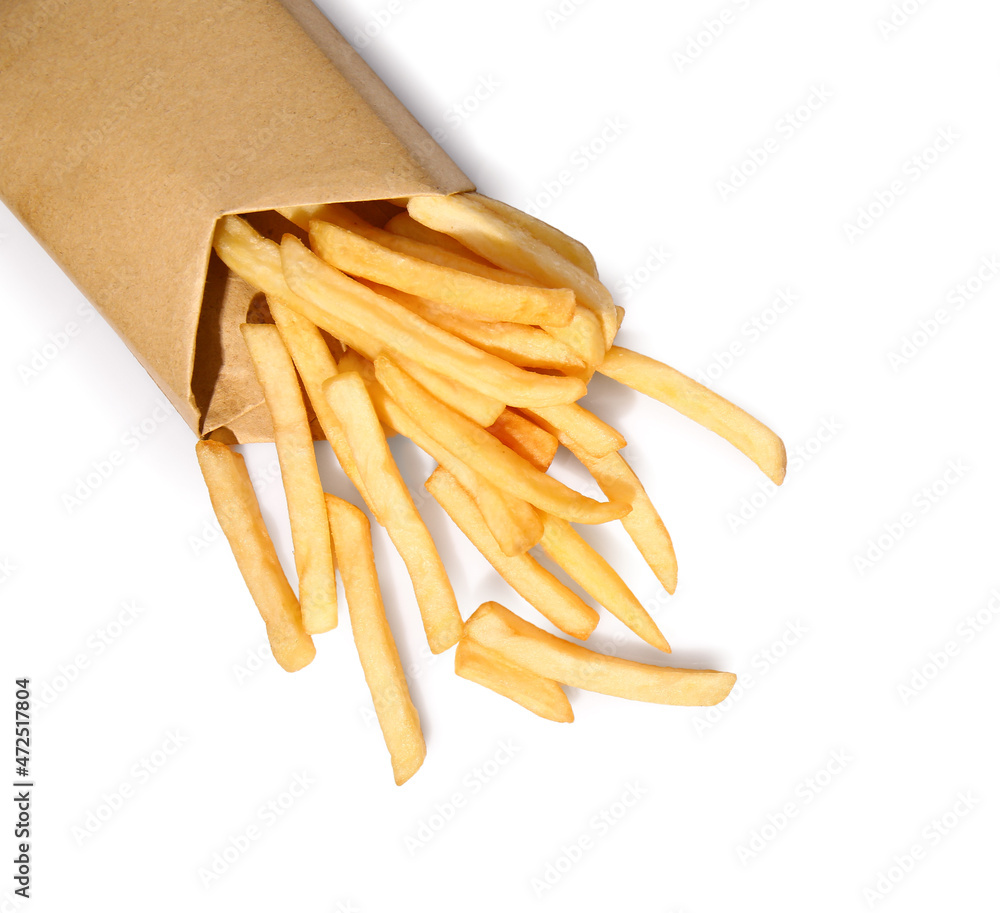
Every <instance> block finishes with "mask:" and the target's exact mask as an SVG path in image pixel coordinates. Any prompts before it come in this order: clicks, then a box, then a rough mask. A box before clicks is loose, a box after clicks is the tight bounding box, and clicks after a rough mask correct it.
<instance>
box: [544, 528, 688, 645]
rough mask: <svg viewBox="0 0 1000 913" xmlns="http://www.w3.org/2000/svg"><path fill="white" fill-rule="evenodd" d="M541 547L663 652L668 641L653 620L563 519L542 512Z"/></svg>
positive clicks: (615, 574)
mask: <svg viewBox="0 0 1000 913" xmlns="http://www.w3.org/2000/svg"><path fill="white" fill-rule="evenodd" d="M542 520H543V522H544V523H545V535H543V536H542V541H541V546H542V548H543V549H544V551H545V554H547V555H548V556H549V557H550V558H551V559H552V560H553V561H555V562H556V564H558V565H559V566H560V567H561V568H562V569H563V570H564V571H565V572H566V573H567V574H569V575H570V577H572V578H573V579H574V580H575V581H576V582H577V583H578V584H579V585H580V586H581V587H582V588H583V590H584V591H585V592H587V593H589V594H590V595H591V596H592V597H593V598H594V599H595V600H596V601H597V602H599V603H600V604H601V605H602V606H604V608H606V609H607V610H608V611H609V612H610V613H611V614H612V615H614V616H615V617H616V618H618V619H620V620H621V621H622V622H624V623H625V624H626V625H627V626H628V627H629V628H631V629H632V631H634V632H635V633H636V634H638V635H639V636H640V637H641V638H642V639H643V640H644V641H646V643H648V644H651V645H652V646H654V647H656V648H657V649H658V650H663V652H664V653H669V652H670V644H668V643H667V639H666V638H665V637H664V636H663V634H661V633H660V629H659V628H658V627H657V626H656V622H655V621H653V619H652V618H651V617H650V614H649V612H647V611H646V609H645V608H644V607H643V605H642V603H641V602H639V600H638V599H636V597H635V594H634V593H633V592H632V591H631V590H630V589H629V588H628V584H626V583H625V581H624V580H622V578H621V577H620V576H618V573H617V572H616V571H615V569H614V568H613V567H612V566H611V565H610V564H608V562H607V561H605V560H604V558H603V557H601V555H600V553H599V552H597V551H596V550H595V549H594V548H592V547H591V546H590V544H589V543H588V542H587V541H586V540H585V539H584V538H583V537H582V536H581V535H580V534H579V533H578V532H577V531H576V530H575V529H573V527H572V526H570V524H569V523H567V522H566V521H565V520H560V519H559V518H558V517H553V516H552V515H551V514H545V515H544V516H543V517H542Z"/></svg>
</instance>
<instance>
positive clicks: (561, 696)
mask: <svg viewBox="0 0 1000 913" xmlns="http://www.w3.org/2000/svg"><path fill="white" fill-rule="evenodd" d="M455 673H456V675H459V676H460V677H462V678H465V679H468V680H469V681H470V682H476V684H478V685H482V686H483V687H484V688H489V689H490V690H491V691H495V692H496V693H497V694H500V695H503V696H504V697H506V698H510V700H512V701H515V702H516V703H518V704H520V705H521V706H522V707H524V708H525V709H526V710H530V711H531V712H532V713H535V714H537V715H538V716H540V717H543V718H544V719H546V720H552V721H553V722H555V723H572V722H573V708H572V707H571V706H570V703H569V698H567V697H566V692H565V691H563V690H562V688H560V687H559V683H558V682H554V681H553V680H552V679H550V678H543V677H542V676H540V675H535V674H533V673H531V672H528V671H527V670H525V669H519V668H518V667H517V666H513V665H511V664H510V663H508V662H506V661H505V660H503V659H501V657H500V656H499V655H498V654H496V653H493V652H492V651H490V650H487V649H486V648H485V647H481V646H479V644H478V643H476V641H474V640H473V639H472V638H471V637H465V638H463V639H462V640H460V641H459V642H458V647H457V648H456V649H455Z"/></svg>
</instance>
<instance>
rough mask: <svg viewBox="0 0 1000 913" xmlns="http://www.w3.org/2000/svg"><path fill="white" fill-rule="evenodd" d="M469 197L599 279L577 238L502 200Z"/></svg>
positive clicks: (478, 194)
mask: <svg viewBox="0 0 1000 913" xmlns="http://www.w3.org/2000/svg"><path fill="white" fill-rule="evenodd" d="M468 196H470V197H472V199H474V200H478V201H479V202H480V203H482V204H483V205H484V206H486V207H488V208H490V209H492V210H493V211H494V212H495V213H496V214H497V215H498V216H500V217H501V218H502V219H506V220H507V221H508V222H510V223H511V224H513V225H517V226H518V227H520V228H523V229H524V230H525V231H526V232H528V234H530V235H534V237H536V238H538V240H539V241H541V242H542V243H543V244H548V246H549V247H551V248H552V249H553V250H555V251H558V252H559V253H560V254H562V255H563V256H564V257H565V258H566V259H567V260H569V261H570V263H575V264H576V265H577V266H579V267H580V269H582V270H583V271H584V272H585V273H589V274H590V275H591V276H593V277H594V278H595V279H596V278H597V264H596V263H595V262H594V255H593V254H592V253H591V252H590V251H589V250H587V248H586V247H585V246H584V245H583V244H581V243H580V242H579V241H577V240H576V238H571V237H570V236H569V235H567V234H565V233H564V232H561V231H560V230H559V229H558V228H554V227H553V226H551V225H549V223H548V222H543V221H542V220H541V219H536V218H535V217H534V216H532V215H529V214H528V213H526V212H522V211H521V210H520V209H517V208H516V207H514V206H509V205H508V204H507V203H503V202H501V201H500V200H494V199H492V198H491V197H486V196H483V195H482V194H481V193H470V194H468ZM397 218H399V217H397ZM411 219H412V216H411ZM413 221H416V220H413ZM417 224H420V223H417ZM446 237H447V236H446Z"/></svg>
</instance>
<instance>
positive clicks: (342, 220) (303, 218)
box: [278, 203, 551, 288]
mask: <svg viewBox="0 0 1000 913" xmlns="http://www.w3.org/2000/svg"><path fill="white" fill-rule="evenodd" d="M278 211H279V212H280V213H281V214H282V215H284V216H285V217H286V218H288V219H290V220H291V221H292V222H294V223H295V224H296V225H298V226H299V228H302V229H305V230H306V231H308V230H309V223H310V222H311V221H313V220H316V219H318V220H319V221H321V222H329V223H330V224H332V225H336V226H338V227H340V228H344V229H347V230H348V231H352V232H354V233H355V234H358V235H361V236H362V237H363V238H367V239H368V240H369V241H374V242H376V243H378V244H381V245H382V246H383V247H388V248H389V249H390V250H394V251H396V252H397V253H400V254H406V255H407V256H409V257H416V258H418V259H420V260H426V261H427V262H428V263H434V264H437V265H438V266H446V267H448V268H449V269H455V270H459V271H460V272H463V273H469V274H470V275H473V276H480V277H482V278H483V279H491V280H493V281H494V282H502V283H505V284H507V285H530V286H534V287H535V288H551V286H550V285H549V284H548V283H545V282H539V281H538V280H537V279H533V278H532V277H531V276H527V275H525V274H524V273H519V272H511V271H510V270H506V269H500V268H499V267H497V266H494V265H493V264H491V263H489V262H487V261H484V260H483V258H482V257H479V256H478V255H477V254H475V253H472V252H471V251H469V250H468V248H465V245H463V244H461V243H459V242H454V243H456V244H458V246H459V247H461V248H465V250H466V253H465V254H463V253H460V252H459V253H456V252H454V251H452V250H447V249H445V248H443V247H441V246H440V245H438V244H430V243H425V242H423V241H417V240H414V239H412V238H408V237H405V236H403V235H399V234H396V233H394V232H391V231H386V230H385V229H382V228H378V227H377V226H375V225H372V224H371V223H370V222H366V221H365V220H364V219H363V218H362V217H361V216H359V215H358V214H357V213H355V212H352V211H351V210H350V209H348V208H347V207H346V206H344V205H343V204H342V203H327V204H323V205H321V206H297V207H291V208H288V209H281V210H278ZM417 224H418V225H419V224H420V223H419V222H418V223H417ZM421 227H423V226H421ZM434 234H435V235H436V236H439V235H440V233H439V232H434ZM445 237H447V235H445ZM452 240H454V239H452Z"/></svg>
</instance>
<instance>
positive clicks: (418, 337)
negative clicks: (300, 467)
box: [281, 235, 585, 406]
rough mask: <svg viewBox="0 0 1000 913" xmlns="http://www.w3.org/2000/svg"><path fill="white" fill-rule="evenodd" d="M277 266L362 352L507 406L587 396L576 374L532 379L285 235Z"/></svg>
mask: <svg viewBox="0 0 1000 913" xmlns="http://www.w3.org/2000/svg"><path fill="white" fill-rule="evenodd" d="M281 264H282V269H283V271H284V274H285V280H286V281H287V283H288V285H289V287H290V288H291V290H292V291H293V292H295V294H296V295H297V296H299V297H300V298H303V299H305V300H307V301H310V302H312V304H313V305H314V306H315V307H316V308H318V309H319V310H320V311H321V312H322V313H324V314H325V315H327V321H326V322H327V323H336V325H338V326H339V325H343V324H347V325H348V328H349V329H350V328H353V329H354V330H355V332H354V333H352V334H351V339H352V341H350V342H349V343H348V344H349V345H350V346H351V348H353V349H358V350H359V351H361V352H365V354H366V355H368V352H372V355H377V354H380V353H382V352H386V351H388V352H395V353H397V354H399V355H403V356H404V357H406V358H411V359H413V360H414V361H416V362H419V363H420V364H422V365H423V366H424V367H425V368H429V369H430V370H431V371H436V372H437V373H438V374H443V375H445V376H450V377H454V378H455V379H456V380H458V381H460V382H462V383H464V384H465V385H466V386H469V387H472V388H473V389H476V390H479V391H480V392H481V393H485V394H486V395H487V396H492V397H494V398H495V399H498V400H500V401H501V402H506V403H507V404H508V405H519V406H553V405H558V404H559V403H568V402H573V401H575V400H577V399H579V398H580V397H581V396H582V395H583V393H584V389H585V388H584V385H583V384H582V382H581V381H580V380H579V379H577V378H575V377H554V376H540V375H537V374H529V373H528V372H527V371H525V370H523V369H521V368H517V367H515V366H514V365H511V364H510V363H509V362H506V361H503V359H500V358H497V357H496V356H495V355H489V354H488V353H486V352H482V351H481V350H479V349H476V348H475V347H474V346H471V345H469V344H468V343H467V342H465V341H464V340H461V339H459V338H458V337H456V336H452V335H451V334H450V333H446V332H444V331H443V330H441V329H439V328H438V327H436V326H434V325H433V324H432V323H428V322H427V321H426V320H424V319H423V318H421V317H420V316H418V315H417V314H414V313H413V312H412V311H409V310H407V309H406V308H404V307H403V306H402V305H399V304H396V302H394V301H391V300H389V299H388V298H383V297H382V296H381V295H377V294H376V293H375V292H373V291H372V290H371V289H370V288H368V287H367V286H364V285H362V284H361V283H359V282H355V281H354V280H353V279H350V278H349V277H347V276H345V275H344V274H343V273H341V272H340V271H339V270H337V269H335V268H334V267H332V266H330V265H329V264H328V263H326V262H325V261H323V260H321V259H320V258H319V257H317V256H316V255H315V254H314V253H312V252H311V251H310V250H309V249H308V248H307V247H306V246H305V245H304V244H303V243H302V242H301V241H300V240H299V239H298V238H296V237H294V236H293V235H285V237H284V239H283V240H282V242H281ZM289 304H290V306H294V302H289ZM306 316H307V317H310V319H311V320H313V322H314V323H319V324H320V326H324V324H323V323H320V321H318V320H316V319H315V318H313V317H312V316H311V315H310V314H306ZM331 332H332V333H333V334H334V335H335V336H341V333H338V332H336V331H335V330H333V329H331ZM359 337H360V339H359ZM366 338H367V339H369V340H371V342H370V343H368V342H366V341H365V339H366ZM355 341H357V342H358V344H357V345H355ZM373 346H374V347H375V348H374V349H373ZM366 349H367V350H368V352H366V351H365V350H366ZM372 355H369V357H372ZM539 400H540V401H539Z"/></svg>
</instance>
